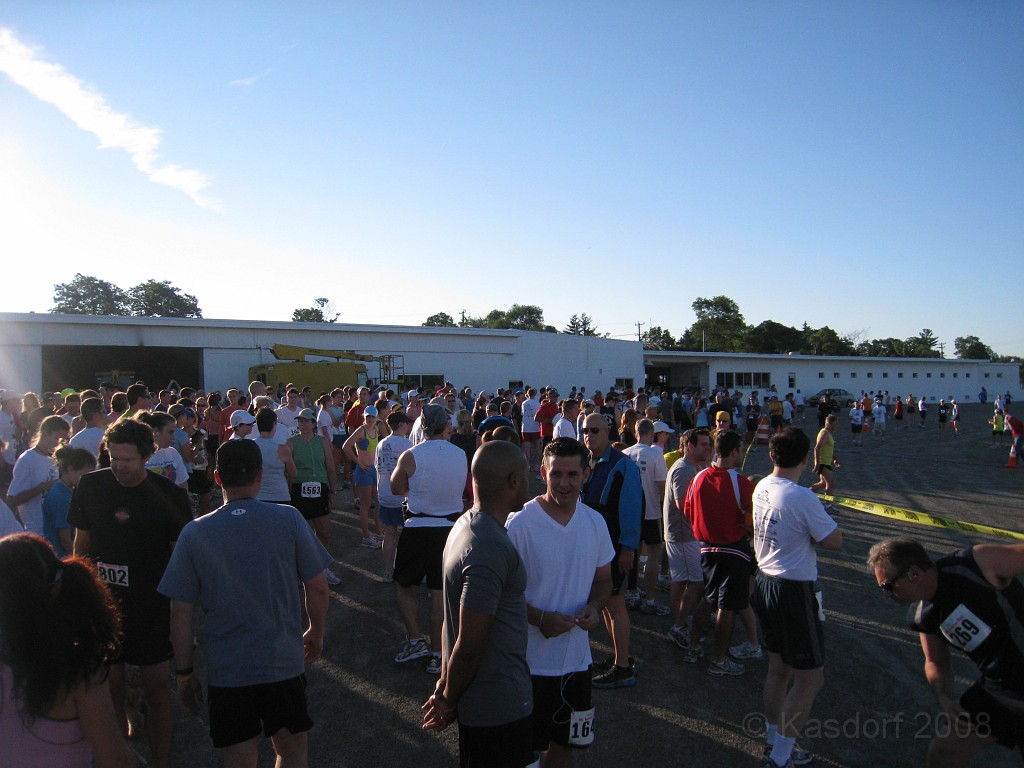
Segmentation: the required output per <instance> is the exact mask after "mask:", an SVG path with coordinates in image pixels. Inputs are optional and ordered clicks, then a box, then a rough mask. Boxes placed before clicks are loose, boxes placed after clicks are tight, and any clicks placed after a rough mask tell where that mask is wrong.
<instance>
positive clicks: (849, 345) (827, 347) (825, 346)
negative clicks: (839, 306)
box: [800, 323, 857, 355]
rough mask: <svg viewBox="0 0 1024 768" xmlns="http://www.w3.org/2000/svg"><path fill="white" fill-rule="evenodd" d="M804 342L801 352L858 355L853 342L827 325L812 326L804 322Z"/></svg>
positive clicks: (808, 353) (806, 353) (807, 353)
mask: <svg viewBox="0 0 1024 768" xmlns="http://www.w3.org/2000/svg"><path fill="white" fill-rule="evenodd" d="M803 337H804V339H803V344H802V345H801V347H800V352H801V353H803V354H805V355H856V354H857V350H856V348H855V347H854V346H853V342H852V341H850V340H849V339H848V338H846V337H845V336H840V335H839V334H838V333H836V332H835V331H834V330H832V329H831V328H829V327H828V326H827V325H825V326H822V327H821V328H817V329H814V328H811V327H810V326H808V325H807V324H806V323H804V332H803Z"/></svg>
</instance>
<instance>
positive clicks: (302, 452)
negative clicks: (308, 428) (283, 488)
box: [288, 435, 328, 483]
mask: <svg viewBox="0 0 1024 768" xmlns="http://www.w3.org/2000/svg"><path fill="white" fill-rule="evenodd" d="M288 445H289V446H290V447H291V449H292V457H293V458H294V460H295V469H296V470H298V474H297V475H296V477H295V480H293V481H292V482H296V483H308V482H311V481H312V482H317V483H326V482H327V479H328V478H327V460H326V458H325V457H324V441H323V439H322V438H321V437H320V436H319V435H317V436H316V437H315V438H314V439H313V440H309V441H308V442H307V441H306V440H303V439H302V436H301V435H294V436H293V437H289V438H288Z"/></svg>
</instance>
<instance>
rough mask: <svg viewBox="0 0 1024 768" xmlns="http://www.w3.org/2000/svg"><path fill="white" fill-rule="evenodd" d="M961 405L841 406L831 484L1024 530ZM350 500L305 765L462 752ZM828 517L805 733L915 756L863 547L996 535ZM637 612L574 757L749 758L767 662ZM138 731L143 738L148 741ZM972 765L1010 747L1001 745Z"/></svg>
mask: <svg viewBox="0 0 1024 768" xmlns="http://www.w3.org/2000/svg"><path fill="white" fill-rule="evenodd" d="M961 414H962V425H963V428H962V432H963V434H962V435H961V436H960V437H954V436H953V434H952V433H951V432H949V431H945V432H940V431H939V430H938V428H937V425H936V424H935V423H934V421H931V422H930V423H928V424H927V425H926V428H925V429H920V428H917V427H914V428H911V429H908V430H895V429H893V428H892V425H890V428H889V431H888V432H887V433H886V435H885V439H884V440H882V439H880V438H876V437H867V436H866V438H865V445H864V446H862V447H861V448H857V449H854V448H852V447H851V446H850V442H851V440H850V431H849V427H848V420H846V419H845V418H844V419H843V422H842V426H841V427H840V430H839V432H838V434H837V449H836V452H837V454H838V456H839V459H840V462H841V464H842V466H841V468H840V470H839V471H838V473H837V482H838V491H839V493H840V494H841V495H847V496H850V497H853V498H858V499H864V500H867V501H872V502H879V503H883V504H888V505H891V506H896V507H903V508H908V509H912V510H918V511H924V512H930V513H933V514H938V515H943V516H946V517H950V518H953V519H957V520H965V521H970V522H978V523H984V524H987V525H992V526H995V527H999V528H1005V529H1009V530H1015V531H1024V493H1022V490H1024V467H1021V468H1018V469H1016V470H1012V469H1007V468H1005V466H1004V465H1005V464H1006V457H1007V452H1008V450H1009V446H1008V443H1007V444H1006V445H1004V446H1002V447H1001V448H998V449H996V448H990V447H989V443H990V439H991V428H990V427H989V426H988V425H987V424H986V423H985V420H986V419H987V418H988V417H989V416H990V406H984V407H982V406H980V405H965V406H963V407H962V409H961ZM933 415H934V414H930V416H933ZM807 419H808V421H807V423H806V424H805V425H801V424H799V423H797V424H796V426H805V427H806V429H807V432H808V433H809V434H811V437H812V440H813V436H814V433H816V431H817V422H816V419H815V417H814V414H813V413H811V412H808V413H807ZM744 471H745V472H746V473H747V474H752V473H759V474H765V473H767V472H768V471H770V467H769V462H768V458H767V451H766V449H765V448H763V447H758V448H757V449H755V450H754V451H753V452H752V453H751V454H750V455H749V456H748V459H747V462H746V465H745V468H744ZM807 480H808V482H810V477H809V476H808V478H807ZM539 490H540V485H539V482H538V492H539ZM350 502H351V496H350V495H349V494H348V493H346V494H343V495H342V496H341V500H340V501H339V502H338V509H336V510H335V511H334V513H333V515H332V526H333V527H332V536H333V542H332V549H333V550H334V554H335V556H336V557H337V559H338V564H337V565H336V568H335V570H336V572H337V573H339V575H341V576H342V579H343V584H342V586H341V587H338V588H335V589H333V590H332V596H331V609H330V613H329V617H328V630H327V640H326V644H325V649H324V657H323V659H322V660H321V661H320V662H318V663H317V664H315V665H313V666H312V667H311V668H310V669H309V673H308V678H309V691H308V694H309V700H310V711H311V713H312V716H313V718H314V719H315V721H316V725H315V726H314V729H313V731H312V732H311V734H310V765H311V766H325V767H331V768H333V767H336V766H338V767H340V766H357V767H363V766H366V767H370V766H375V765H377V764H386V765H390V766H416V767H417V768H434V767H435V766H436V767H438V768H440V767H441V766H454V765H457V764H458V757H457V740H456V732H455V729H454V728H450V729H448V730H447V731H445V732H443V733H440V734H437V733H426V732H423V731H421V730H420V729H419V720H420V714H419V706H420V704H421V703H422V701H423V700H424V699H425V698H426V696H427V695H428V693H429V692H430V690H431V689H432V685H433V682H434V678H433V677H431V676H430V675H428V674H427V673H426V672H425V671H424V669H423V668H422V666H418V662H414V663H413V665H407V666H398V665H396V664H394V662H393V657H394V655H395V653H396V652H397V651H398V649H399V647H400V646H401V644H402V642H403V640H404V634H403V631H402V628H401V623H400V622H399V619H398V613H397V610H396V608H395V603H394V594H393V588H392V587H391V586H390V585H386V584H383V583H381V581H380V579H379V575H380V572H381V558H380V553H379V552H377V551H372V550H368V549H363V548H360V547H359V539H360V535H359V527H358V520H357V515H356V512H355V510H354V509H353V507H352V505H351V503H350ZM837 520H838V522H839V524H840V526H841V527H842V529H843V532H844V548H843V550H842V551H841V552H836V553H833V552H821V553H819V564H820V583H821V586H822V589H823V591H824V604H825V609H826V612H827V615H828V620H827V624H826V644H827V645H826V648H827V662H826V669H825V674H826V687H825V690H824V691H823V692H822V694H821V696H820V697H819V698H818V700H817V703H816V706H815V710H814V712H813V715H812V719H811V721H810V722H809V724H808V727H807V729H806V735H805V737H803V738H802V739H801V740H800V742H801V745H802V746H803V747H804V748H806V749H809V750H811V751H812V752H813V753H814V755H815V765H819V766H843V767H848V768H864V767H865V766H876V765H878V766H901V765H902V766H913V765H923V764H924V755H925V750H926V748H927V744H928V740H929V739H930V737H931V735H932V734H933V733H934V732H935V731H936V729H943V728H948V727H949V724H948V723H946V722H944V721H943V720H942V718H941V717H937V714H938V713H937V709H936V706H935V702H934V698H933V696H932V693H931V691H930V689H929V687H928V685H927V683H926V682H925V679H924V675H923V672H922V657H921V652H920V648H919V646H918V643H917V639H916V637H915V636H914V635H912V634H911V633H910V632H909V631H908V630H906V629H905V628H904V617H905V609H903V608H900V607H899V606H897V605H896V604H895V603H892V602H890V601H888V600H885V599H883V598H882V596H881V594H880V592H879V590H878V587H877V586H876V584H875V582H874V579H873V577H872V575H871V574H870V573H869V572H868V570H867V568H866V566H864V559H865V557H866V556H867V552H868V549H869V548H870V546H871V545H872V544H873V543H874V542H875V541H878V540H879V539H882V538H885V537H887V536H891V535H910V536H913V537H916V538H919V539H920V540H921V541H922V542H923V543H924V544H925V546H926V547H927V548H928V549H929V550H930V551H931V552H933V553H935V554H944V553H946V552H948V551H951V550H953V549H956V548H958V547H961V546H964V545H967V544H970V543H975V542H993V541H999V539H996V538H993V537H991V536H983V535H978V534H973V533H965V532H961V531H951V530H946V529H943V528H936V527H926V526H920V525H911V524H909V523H898V522H895V521H891V520H888V519H885V518H881V517H875V516H871V515H868V514H864V513H862V512H857V511H853V510H848V509H842V510H840V511H839V512H838V514H837ZM632 617H633V621H634V624H633V627H634V629H633V649H634V654H635V655H636V656H637V657H638V662H637V665H638V666H637V678H638V684H637V685H636V687H634V688H631V689H621V690H612V691H595V692H594V699H595V705H596V708H597V721H596V734H597V738H596V741H595V743H594V745H593V746H592V747H591V748H590V749H589V750H587V751H586V752H583V753H581V754H580V755H579V756H578V758H577V761H576V765H578V766H611V765H619V764H623V763H626V764H629V765H631V766H633V767H634V768H647V767H648V766H650V767H651V768H653V767H654V766H669V765H692V766H708V767H709V768H716V767H717V766H722V767H725V766H730V767H731V766H743V765H750V766H753V765H756V764H757V758H758V757H759V755H760V749H761V740H760V738H759V736H760V734H759V733H758V730H759V727H760V719H759V717H758V714H757V713H758V711H759V709H760V701H761V686H762V683H763V677H764V671H765V667H766V662H765V661H751V662H747V672H746V674H745V675H744V676H743V677H739V678H715V677H711V676H709V675H708V674H707V673H706V671H705V668H706V665H704V664H696V665H688V664H684V663H683V662H682V651H680V650H679V649H678V648H677V647H676V646H675V645H674V644H673V643H672V642H670V641H669V639H668V638H667V636H666V634H665V632H666V630H667V629H668V628H669V626H670V621H669V619H668V618H661V617H655V616H643V615H640V614H639V613H636V612H634V613H633V614H632ZM737 631H739V630H737ZM591 642H592V646H593V649H594V654H595V656H598V655H604V654H605V653H607V652H608V650H609V647H610V646H609V641H608V637H607V635H606V634H605V633H604V632H598V633H595V634H594V636H593V637H592V639H591ZM198 663H199V664H200V665H201V651H200V659H199V662H198ZM956 664H957V667H956V669H957V672H958V684H960V685H966V684H968V683H969V682H970V681H971V680H973V679H974V678H975V677H976V674H975V672H974V668H973V665H971V664H970V663H969V662H968V661H967V660H966V659H963V658H959V657H958V658H957V662H956ZM200 668H201V667H200ZM175 707H176V716H175V734H174V757H173V763H174V765H176V766H189V767H190V768H205V767H206V766H218V765H220V760H219V757H218V755H217V753H216V751H215V750H214V749H213V748H212V746H211V744H210V741H209V737H208V736H207V734H206V731H205V724H204V723H203V722H202V721H201V720H198V719H196V718H193V717H191V716H189V715H187V714H186V713H185V712H184V710H182V709H181V708H180V707H178V706H177V704H175ZM136 744H137V746H138V749H139V751H140V752H143V753H144V751H145V747H144V746H143V744H142V743H141V742H136ZM260 765H261V766H271V765H273V756H272V753H271V751H270V750H269V748H268V747H265V748H264V749H263V751H262V752H261V759H260ZM975 765H977V766H982V765H984V766H1011V765H1019V762H1018V761H1017V760H1016V759H1015V758H1014V757H1013V756H1012V755H1011V754H1010V753H1009V752H1006V751H1004V750H997V751H994V752H990V753H989V754H987V755H984V756H983V757H982V758H980V759H978V760H977V761H976V762H975Z"/></svg>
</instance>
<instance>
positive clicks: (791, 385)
mask: <svg viewBox="0 0 1024 768" xmlns="http://www.w3.org/2000/svg"><path fill="white" fill-rule="evenodd" d="M789 388H790V389H794V388H796V374H795V373H791V374H789Z"/></svg>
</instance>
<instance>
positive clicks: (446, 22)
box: [0, 0, 1024, 356]
mask: <svg viewBox="0 0 1024 768" xmlns="http://www.w3.org/2000/svg"><path fill="white" fill-rule="evenodd" d="M1022 39H1024V5H1022V4H1021V3H1018V2H962V3H944V2H858V3H853V2H845V3H844V2H824V3H822V2H775V3H769V2H732V3H708V2H701V3H697V2H618V3H608V2H586V3H583V2H554V3H541V2H517V3H501V2H495V3H469V2H461V3H455V2H448V3H441V2H415V3H413V2H409V3H395V2H379V3H355V2H337V3H327V2H317V3H301V2H298V3H287V4H286V3H241V2H238V3H215V4H214V3H198V2H196V3H185V2H177V3H156V2H147V3H127V2H88V3H82V2H46V1H45V0H44V1H43V2H28V1H27V0H16V1H15V2H8V3H5V4H4V5H3V6H0V169H2V171H0V251H2V252H3V254H4V262H5V265H7V266H5V280H4V283H5V286H6V287H5V290H4V292H3V299H2V300H0V309H2V310H5V311H46V310H48V309H49V308H50V307H51V306H52V303H53V302H52V297H53V286H54V284H55V283H59V282H66V281H67V280H70V279H71V278H72V276H73V275H74V274H75V273H76V272H82V273H84V274H91V275H95V276H97V277H100V278H103V279H105V280H109V281H111V282H113V283H115V284H117V285H120V286H121V287H123V288H128V287H130V286H131V285H134V284H136V283H138V282H142V281H144V280H147V279H150V278H154V279H157V280H170V281H171V282H172V283H174V284H175V285H176V286H178V287H179V288H181V289H182V290H183V291H185V292H187V293H191V294H194V295H195V296H196V297H197V298H198V300H199V304H200V306H201V307H202V309H203V313H204V315H205V316H206V317H211V318H243V319H244V318H253V319H278V320H287V319H290V317H291V312H292V310H293V309H295V308H296V307H307V306H311V305H312V303H313V299H314V298H316V297H319V296H324V297H328V298H330V299H331V300H332V301H333V303H334V306H335V308H336V310H337V311H339V312H340V313H341V318H340V319H341V321H343V322H357V323H359V322H366V323H397V324H409V325H418V324H420V323H422V322H423V320H424V319H426V317H427V316H428V315H431V314H433V313H435V312H438V311H445V312H448V313H449V314H451V315H453V316H455V317H457V316H458V313H459V312H460V311H461V310H466V312H467V313H468V314H470V315H483V314H486V313H487V312H488V311H490V310H491V309H493V308H501V309H504V308H507V307H508V306H510V305H511V304H513V303H525V304H537V305H539V306H541V307H542V308H543V309H544V312H545V320H546V321H547V322H548V323H550V324H552V325H555V326H557V327H562V326H564V325H565V323H566V321H567V320H568V318H569V316H570V315H572V314H574V313H581V312H586V313H587V314H588V315H590V316H591V317H592V318H593V320H594V322H595V324H596V326H597V328H598V330H600V331H602V332H607V333H610V334H612V335H613V336H616V337H621V338H628V337H630V335H631V334H632V336H633V337H635V334H636V325H635V324H636V323H637V322H642V323H644V327H647V326H648V325H649V324H652V323H653V324H654V325H658V326H661V327H663V328H667V329H668V330H670V331H671V332H672V333H673V334H677V335H678V333H679V332H681V331H682V330H683V329H684V328H686V327H687V326H689V325H690V324H691V323H692V322H693V320H694V317H693V313H692V311H691V309H690V304H691V303H692V301H693V299H694V298H696V297H697V296H704V297H710V296H714V295H718V294H725V295H727V296H729V297H731V298H733V299H734V300H735V301H736V302H737V303H738V304H739V306H740V309H741V311H742V312H743V313H744V315H745V317H746V319H747V322H749V323H759V322H761V321H763V320H767V319H772V320H775V321H777V322H781V323H785V324H788V325H795V326H798V327H799V326H800V324H802V323H803V322H805V321H806V322H807V323H809V324H810V325H812V326H815V327H818V326H822V325H829V326H831V327H833V328H834V329H836V330H837V331H839V332H840V333H844V334H854V335H857V334H859V335H860V336H861V337H862V338H865V339H871V338H884V337H888V336H896V337H900V338H904V337H907V336H912V335H916V334H917V333H918V331H920V330H921V329H922V328H924V327H928V328H931V329H932V330H933V331H935V333H936V334H937V335H938V336H939V338H940V340H941V341H943V342H945V344H946V350H947V355H948V356H952V347H953V339H954V337H956V336H962V335H976V336H979V337H980V338H981V339H982V340H983V341H984V342H986V343H987V344H989V345H990V346H991V347H993V348H994V349H995V350H996V351H997V352H999V353H1001V354H1024V331H1022V330H1021V325H1020V322H1019V314H1020V285H1021V271H1020V267H1021V265H1022V264H1024V216H1022V213H1024V184H1022V182H1024V97H1022V95H1021V94H1022V93H1024V91H1022V90H1021V83H1024V45H1021V42H1020V41H1021V40H1022ZM13 280H16V281H17V282H16V284H17V286H18V288H17V290H14V291H12V290H10V288H9V286H10V285H11V284H12V282H9V281H13Z"/></svg>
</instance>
